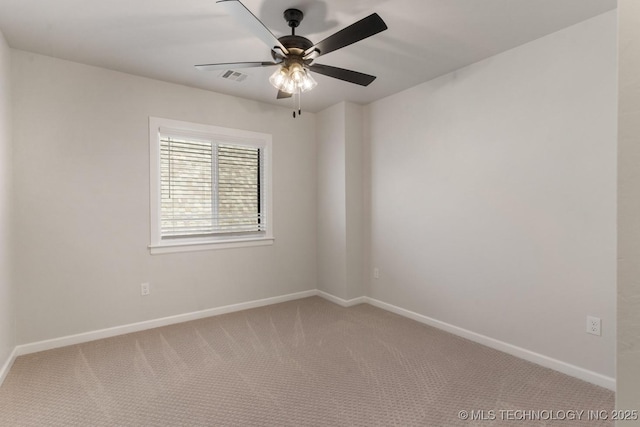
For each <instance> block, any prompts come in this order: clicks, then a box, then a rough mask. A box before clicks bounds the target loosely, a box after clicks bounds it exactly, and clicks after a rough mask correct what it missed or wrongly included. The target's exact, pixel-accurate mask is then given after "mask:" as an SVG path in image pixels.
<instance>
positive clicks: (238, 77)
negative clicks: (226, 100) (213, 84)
mask: <svg viewBox="0 0 640 427" xmlns="http://www.w3.org/2000/svg"><path fill="white" fill-rule="evenodd" d="M220 77H222V78H223V79H225V80H233V81H236V82H241V81H243V80H244V79H246V78H247V77H248V76H247V75H246V74H242V73H241V72H239V71H234V70H226V71H223V72H222V73H220Z"/></svg>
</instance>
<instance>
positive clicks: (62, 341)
mask: <svg viewBox="0 0 640 427" xmlns="http://www.w3.org/2000/svg"><path fill="white" fill-rule="evenodd" d="M315 295H317V291H316V290H315V289H312V290H309V291H303V292H296V293H293V294H287V295H281V296H277V297H271V298H264V299H260V300H255V301H249V302H243V303H239V304H231V305H225V306H222V307H216V308H210V309H207V310H201V311H194V312H191V313H184V314H178V315H175V316H169V317H162V318H160V319H153V320H146V321H144V322H138V323H131V324H128V325H122V326H115V327H113V328H106V329H99V330H97V331H90V332H84V333H80V334H76V335H67V336H64V337H60V338H53V339H50V340H44V341H38V342H34V343H30V344H23V345H19V346H17V347H16V349H15V350H14V353H15V355H16V356H22V355H23V354H30V353H37V352H39V351H45V350H51V349H54V348H59V347H65V346H68V345H74V344H81V343H84V342H89V341H95V340H99V339H103V338H110V337H114V336H117V335H124V334H130V333H132V332H139V331H144V330H147V329H153V328H159V327H161V326H167V325H173V324H176V323H182V322H188V321H190V320H196V319H202V318H205V317H211V316H218V315H220V314H226V313H233V312H236V311H241V310H248V309H250V308H257V307H263V306H265V305H272V304H278V303H281V302H286V301H293V300H296V299H301V298H307V297H312V296H315ZM14 357H15V356H14Z"/></svg>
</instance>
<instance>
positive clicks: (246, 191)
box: [149, 117, 273, 253]
mask: <svg viewBox="0 0 640 427" xmlns="http://www.w3.org/2000/svg"><path fill="white" fill-rule="evenodd" d="M149 144H150V154H151V168H150V170H151V245H150V246H149V248H150V250H151V253H167V252H182V251H190V250H203V249H218V248H227V247H238V246H256V245H265V244H271V243H273V236H272V233H271V224H270V220H271V203H270V200H271V187H270V181H271V179H270V172H271V168H270V165H271V163H270V162H271V135H267V134H261V133H256V132H248V131H241V130H236V129H227V128H221V127H216V126H208V125H201V124H195V123H187V122H179V121H176V120H168V119H159V118H155V117H151V118H150V119H149Z"/></svg>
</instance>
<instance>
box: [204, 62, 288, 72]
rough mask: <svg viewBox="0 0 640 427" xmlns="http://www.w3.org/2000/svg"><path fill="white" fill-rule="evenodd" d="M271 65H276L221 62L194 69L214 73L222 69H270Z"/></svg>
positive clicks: (268, 63)
mask: <svg viewBox="0 0 640 427" xmlns="http://www.w3.org/2000/svg"><path fill="white" fill-rule="evenodd" d="M272 65H278V63H276V62H221V63H219V64H200V65H196V66H195V67H196V68H197V69H198V70H202V71H215V70H222V69H224V68H230V69H234V68H253V67H270V66H272Z"/></svg>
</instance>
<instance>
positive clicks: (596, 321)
mask: <svg viewBox="0 0 640 427" xmlns="http://www.w3.org/2000/svg"><path fill="white" fill-rule="evenodd" d="M601 324H602V321H601V320H600V318H598V317H593V316H587V333H588V334H592V335H598V336H600V335H602V331H601V330H600V327H601Z"/></svg>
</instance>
